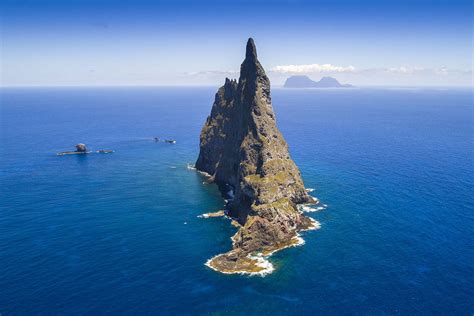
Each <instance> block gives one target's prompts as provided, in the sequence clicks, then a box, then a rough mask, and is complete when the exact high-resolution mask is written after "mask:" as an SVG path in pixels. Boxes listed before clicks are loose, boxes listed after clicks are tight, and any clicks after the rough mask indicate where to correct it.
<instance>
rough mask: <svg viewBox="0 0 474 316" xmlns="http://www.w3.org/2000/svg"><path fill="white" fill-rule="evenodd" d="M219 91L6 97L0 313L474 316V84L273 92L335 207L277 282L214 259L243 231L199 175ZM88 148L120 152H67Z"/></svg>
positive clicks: (291, 253) (280, 269) (18, 92)
mask: <svg viewBox="0 0 474 316" xmlns="http://www.w3.org/2000/svg"><path fill="white" fill-rule="evenodd" d="M214 92H215V88H35V89H22V88H15V89H4V90H2V92H1V142H0V145H1V165H0V168H1V173H0V176H1V189H0V193H1V196H0V198H1V200H0V202H1V212H0V313H1V314H2V315H14V314H47V315H51V314H97V313H102V314H103V313H116V314H128V315H130V314H136V313H140V314H157V313H163V314H192V313H196V314H209V313H211V312H215V313H216V314H241V313H251V314H255V313H259V314H262V315H263V314H269V315H275V314H286V313H288V314H290V313H293V314H302V313H304V314H314V313H324V314H328V313H330V314H371V315H388V314H458V315H472V313H473V312H474V299H473V297H474V268H473V264H474V254H473V244H474V243H473V242H474V238H473V235H474V232H473V231H474V225H473V224H474V162H473V147H474V138H473V137H474V136H473V135H474V134H473V128H474V117H473V115H474V114H473V110H474V106H473V98H472V90H462V89H457V90H455V89H453V90H436V89H398V90H397V89H392V90H389V89H386V90H384V89H350V90H282V89H274V91H273V102H274V108H275V111H276V114H277V120H278V125H279V127H280V129H281V131H282V132H283V134H284V136H285V138H286V140H287V141H288V143H289V145H290V151H291V154H292V156H293V158H294V160H295V161H296V163H297V164H298V166H299V167H300V169H301V172H302V175H303V178H304V181H305V183H306V186H307V187H309V188H315V189H316V191H314V192H313V194H314V195H315V196H317V197H318V198H319V199H320V200H321V201H322V202H323V203H325V204H327V205H328V208H327V209H326V210H324V211H321V212H316V213H310V216H312V217H314V218H315V219H317V220H318V221H320V222H321V224H322V227H321V229H320V230H318V231H312V232H306V233H304V235H303V237H304V239H305V240H306V244H305V245H304V246H301V247H296V248H291V249H287V250H284V251H281V252H279V253H277V254H275V255H274V256H273V257H272V258H271V261H272V262H273V263H274V265H275V267H276V271H275V272H273V274H270V275H268V276H266V277H263V278H262V277H249V276H239V275H232V276H229V275H222V274H219V273H216V272H214V271H212V270H210V269H208V268H207V267H205V266H204V263H205V261H206V260H207V259H208V258H210V257H212V256H214V255H216V254H218V253H222V252H224V251H227V250H228V249H229V248H230V245H231V241H230V239H229V237H230V236H231V235H232V234H233V233H234V232H235V229H234V228H233V227H231V225H230V224H229V221H228V220H226V219H222V218H213V219H201V218H197V215H199V214H201V213H204V212H209V211H215V210H218V209H220V208H221V207H222V205H223V200H222V199H221V197H220V196H219V193H218V191H217V189H216V188H215V187H214V186H213V185H203V184H202V181H203V179H202V178H201V176H200V175H198V174H197V173H195V172H194V171H191V170H188V169H187V168H186V165H187V164H188V163H194V161H195V159H196V157H197V154H198V137H199V131H200V128H201V126H202V124H203V122H204V120H205V118H206V116H207V115H208V113H209V111H210V107H211V103H212V101H213V95H214ZM153 136H160V137H169V138H174V139H176V140H177V144H175V145H169V144H164V143H155V142H153V141H152V140H151V137H153ZM79 142H84V143H86V144H88V145H89V147H90V148H91V149H93V150H97V149H113V150H115V151H116V152H115V153H113V154H110V155H99V154H91V155H88V156H62V157H59V156H56V155H55V153H56V152H59V151H63V150H73V149H74V148H73V146H74V145H75V144H76V143H79Z"/></svg>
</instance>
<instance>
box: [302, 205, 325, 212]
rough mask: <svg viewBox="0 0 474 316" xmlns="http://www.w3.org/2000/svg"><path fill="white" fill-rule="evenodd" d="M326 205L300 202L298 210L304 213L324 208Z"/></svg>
mask: <svg viewBox="0 0 474 316" xmlns="http://www.w3.org/2000/svg"><path fill="white" fill-rule="evenodd" d="M325 208H326V207H325V206H324V204H323V205H321V206H317V205H314V204H300V205H298V210H299V211H300V212H303V213H311V212H318V211H322V210H324V209H325Z"/></svg>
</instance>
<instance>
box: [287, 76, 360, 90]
mask: <svg viewBox="0 0 474 316" xmlns="http://www.w3.org/2000/svg"><path fill="white" fill-rule="evenodd" d="M284 87H285V88H353V87H354V86H353V85H351V84H340V83H339V81H337V80H336V79H334V78H332V77H322V78H321V80H319V81H314V80H311V79H310V78H309V77H308V76H291V77H289V78H288V79H286V82H285V85H284Z"/></svg>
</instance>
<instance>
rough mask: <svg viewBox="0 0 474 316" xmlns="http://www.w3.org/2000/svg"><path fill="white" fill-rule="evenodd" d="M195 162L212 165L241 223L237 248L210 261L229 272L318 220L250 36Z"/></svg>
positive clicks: (257, 263) (256, 265) (249, 268)
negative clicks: (310, 212)
mask: <svg viewBox="0 0 474 316" xmlns="http://www.w3.org/2000/svg"><path fill="white" fill-rule="evenodd" d="M195 166H196V169H197V170H199V171H202V172H206V173H207V174H209V176H210V179H209V180H210V181H211V182H214V183H216V184H217V185H218V186H219V188H220V190H221V192H223V195H224V196H225V197H226V199H227V200H228V203H227V206H226V209H227V210H228V215H229V216H230V217H232V218H233V219H235V221H237V222H238V223H239V224H240V228H239V230H238V232H237V233H236V234H235V235H234V236H233V237H232V241H233V249H232V250H230V251H229V252H227V253H224V254H221V255H218V256H216V257H214V258H212V259H210V260H209V261H208V263H207V264H208V266H209V267H211V268H213V269H215V270H217V271H220V272H224V273H238V272H242V273H258V272H260V271H262V270H264V269H266V268H265V263H262V259H261V258H260V257H255V255H256V254H257V253H258V254H270V253H272V252H274V251H276V250H279V249H282V248H286V247H288V246H291V245H294V244H296V243H299V242H300V240H299V239H298V231H301V230H305V229H310V228H312V227H315V226H316V225H315V221H314V220H312V219H311V218H309V217H306V216H304V215H303V214H302V213H301V212H300V211H299V210H298V208H297V204H303V203H317V200H316V199H314V198H312V197H311V196H309V195H308V193H307V191H306V190H305V187H304V184H303V181H302V179H301V175H300V172H299V170H298V168H297V166H296V165H295V163H294V162H293V160H292V159H291V157H290V155H289V152H288V145H287V143H286V141H285V140H284V138H283V136H282V134H281V133H280V131H279V130H278V128H277V126H276V121H275V114H274V112H273V108H272V103H271V96H270V81H269V79H268V77H267V75H266V74H265V71H264V69H263V67H262V66H261V64H260V62H259V61H258V59H257V50H256V47H255V44H254V41H253V39H251V38H250V39H249V40H248V42H247V47H246V56H245V60H244V61H243V63H242V65H241V67H240V77H239V80H238V81H236V80H230V79H227V78H226V80H225V84H224V85H223V86H222V87H221V88H219V90H218V91H217V93H216V96H215V100H214V104H213V106H212V110H211V114H210V115H209V117H208V118H207V120H206V123H205V124H204V127H203V128H202V131H201V135H200V153H199V157H198V159H197V161H196V164H195Z"/></svg>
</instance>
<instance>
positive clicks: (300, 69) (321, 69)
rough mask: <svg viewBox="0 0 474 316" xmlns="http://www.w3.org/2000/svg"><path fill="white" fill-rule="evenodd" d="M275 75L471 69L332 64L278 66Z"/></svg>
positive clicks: (442, 72) (450, 72)
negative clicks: (364, 66) (368, 66)
mask: <svg viewBox="0 0 474 316" xmlns="http://www.w3.org/2000/svg"><path fill="white" fill-rule="evenodd" d="M270 71H271V72H273V73H277V74H308V75H310V74H338V73H339V74H342V73H346V74H359V75H377V74H390V75H407V76H410V75H436V76H446V75H469V74H472V70H471V69H448V68H447V67H444V66H443V67H438V68H426V67H419V66H399V67H388V68H356V67H354V66H336V65H332V64H307V65H304V64H303V65H279V66H275V67H273V68H271V69H270Z"/></svg>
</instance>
